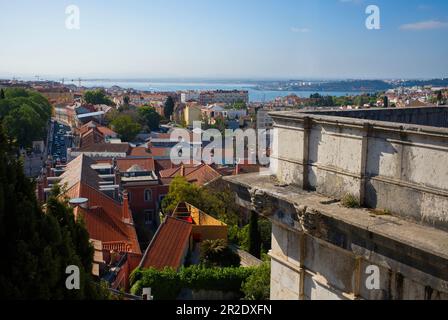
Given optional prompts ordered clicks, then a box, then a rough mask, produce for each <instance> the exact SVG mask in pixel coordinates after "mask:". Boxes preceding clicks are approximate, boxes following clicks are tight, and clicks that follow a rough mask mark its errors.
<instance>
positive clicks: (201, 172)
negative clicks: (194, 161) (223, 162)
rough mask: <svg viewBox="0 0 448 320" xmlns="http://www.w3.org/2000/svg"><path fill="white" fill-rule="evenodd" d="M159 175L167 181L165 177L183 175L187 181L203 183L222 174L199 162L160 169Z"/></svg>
mask: <svg viewBox="0 0 448 320" xmlns="http://www.w3.org/2000/svg"><path fill="white" fill-rule="evenodd" d="M159 174H160V177H161V178H162V179H163V180H164V181H167V179H170V178H175V177H177V176H183V177H185V178H186V179H187V180H188V181H189V182H191V183H195V184H197V185H200V186H202V185H204V184H206V183H208V182H210V181H212V180H215V179H217V178H219V177H222V174H221V173H219V172H218V171H216V170H215V169H213V168H212V167H211V166H209V165H208V164H204V163H202V164H199V165H184V166H183V168H182V166H180V167H177V168H171V169H166V170H161V171H160V172H159Z"/></svg>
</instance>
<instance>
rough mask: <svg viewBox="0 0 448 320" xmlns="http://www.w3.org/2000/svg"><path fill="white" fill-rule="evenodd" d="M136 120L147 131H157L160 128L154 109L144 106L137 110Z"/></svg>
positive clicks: (158, 117) (157, 115)
mask: <svg viewBox="0 0 448 320" xmlns="http://www.w3.org/2000/svg"><path fill="white" fill-rule="evenodd" d="M138 118H139V122H140V124H141V126H142V127H143V128H146V130H147V131H149V132H150V131H157V130H158V129H159V126H160V118H161V117H160V115H159V114H158V113H157V111H156V109H154V108H153V107H150V106H144V107H141V108H140V109H138Z"/></svg>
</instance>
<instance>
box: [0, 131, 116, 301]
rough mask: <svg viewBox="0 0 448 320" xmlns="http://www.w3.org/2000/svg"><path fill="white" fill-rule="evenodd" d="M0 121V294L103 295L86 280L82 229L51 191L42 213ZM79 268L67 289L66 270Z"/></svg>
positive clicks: (87, 255) (89, 255) (88, 257)
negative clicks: (75, 287)
mask: <svg viewBox="0 0 448 320" xmlns="http://www.w3.org/2000/svg"><path fill="white" fill-rule="evenodd" d="M15 153H16V151H15V150H14V148H13V147H12V146H11V145H10V144H9V143H7V140H6V138H5V136H4V134H3V129H2V126H0V241H1V243H2V244H3V246H4V247H3V251H2V259H0V299H52V300H54V299H96V298H105V297H106V296H107V295H102V293H101V292H102V291H101V290H100V289H98V287H97V286H96V285H95V284H94V283H93V281H92V279H91V275H90V272H91V266H92V259H93V252H92V249H91V247H90V244H89V242H88V239H89V238H88V235H87V231H86V230H85V228H84V226H83V224H82V223H81V222H76V221H75V219H74V217H73V212H72V209H71V208H69V207H68V205H67V203H66V202H64V201H63V200H60V199H59V197H57V192H54V193H53V194H52V195H51V197H50V199H49V201H48V203H47V206H46V212H45V213H44V212H43V211H42V209H41V207H40V205H39V204H38V202H37V200H36V197H35V185H34V183H33V182H32V181H31V180H29V179H28V178H26V177H25V175H24V170H23V165H22V163H21V161H19V160H17V158H16V156H15ZM69 265H76V266H78V267H79V269H80V276H81V277H80V282H81V288H80V290H67V289H66V286H65V280H66V277H67V275H66V273H65V270H66V268H67V266H69Z"/></svg>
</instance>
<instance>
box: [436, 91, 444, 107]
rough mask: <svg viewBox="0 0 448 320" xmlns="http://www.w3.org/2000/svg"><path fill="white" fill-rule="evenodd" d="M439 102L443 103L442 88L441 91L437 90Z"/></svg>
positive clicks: (439, 103)
mask: <svg viewBox="0 0 448 320" xmlns="http://www.w3.org/2000/svg"><path fill="white" fill-rule="evenodd" d="M437 104H438V105H441V104H443V94H442V91H441V90H439V91H438V92H437Z"/></svg>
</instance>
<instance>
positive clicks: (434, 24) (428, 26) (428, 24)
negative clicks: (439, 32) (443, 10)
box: [400, 20, 448, 31]
mask: <svg viewBox="0 0 448 320" xmlns="http://www.w3.org/2000/svg"><path fill="white" fill-rule="evenodd" d="M443 28H448V22H442V21H437V20H429V21H421V22H416V23H409V24H403V25H401V26H400V29H401V30H405V31H420V30H435V29H443Z"/></svg>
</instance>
